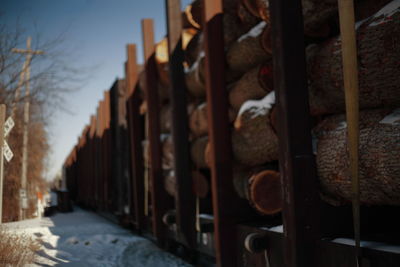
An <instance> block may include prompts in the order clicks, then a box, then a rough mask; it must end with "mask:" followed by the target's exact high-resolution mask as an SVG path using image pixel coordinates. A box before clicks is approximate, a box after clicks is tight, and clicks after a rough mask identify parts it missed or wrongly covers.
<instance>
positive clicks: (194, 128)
mask: <svg viewBox="0 0 400 267" xmlns="http://www.w3.org/2000/svg"><path fill="white" fill-rule="evenodd" d="M235 118H236V112H235V111H233V110H232V109H230V110H229V121H230V122H233V121H234V120H235ZM189 127H190V131H191V133H192V134H193V136H194V137H201V136H204V135H207V134H208V123H207V103H205V102H204V103H202V104H200V105H198V106H197V107H196V108H195V109H194V110H193V112H192V113H191V114H190V118H189Z"/></svg>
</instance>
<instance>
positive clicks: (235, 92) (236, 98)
mask: <svg viewBox="0 0 400 267" xmlns="http://www.w3.org/2000/svg"><path fill="white" fill-rule="evenodd" d="M272 86H273V79H272V62H270V61H268V62H264V63H263V64H260V65H258V66H257V67H255V68H253V69H251V70H250V71H248V72H247V73H246V74H244V75H243V76H242V77H241V78H240V80H239V81H238V82H237V83H236V84H235V85H234V86H233V88H232V89H231V90H230V92H229V103H230V105H231V107H232V108H233V109H235V110H239V109H240V107H241V106H242V105H243V103H244V102H246V101H247V100H250V99H252V100H257V99H260V98H263V97H264V96H265V95H267V94H268V93H269V92H271V91H273V87H272Z"/></svg>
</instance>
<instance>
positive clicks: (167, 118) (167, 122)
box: [160, 104, 172, 134]
mask: <svg viewBox="0 0 400 267" xmlns="http://www.w3.org/2000/svg"><path fill="white" fill-rule="evenodd" d="M171 116H172V114H171V105H170V104H165V105H163V106H162V107H161V113H160V123H161V128H160V130H161V133H164V134H167V133H170V132H171V124H172V118H171Z"/></svg>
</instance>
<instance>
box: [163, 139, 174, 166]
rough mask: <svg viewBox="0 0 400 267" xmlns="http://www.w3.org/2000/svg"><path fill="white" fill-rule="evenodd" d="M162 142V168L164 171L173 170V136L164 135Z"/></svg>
mask: <svg viewBox="0 0 400 267" xmlns="http://www.w3.org/2000/svg"><path fill="white" fill-rule="evenodd" d="M161 141H162V149H163V157H162V168H163V169H164V170H171V169H173V168H174V146H173V143H172V136H171V135H170V134H168V135H163V137H162V138H161Z"/></svg>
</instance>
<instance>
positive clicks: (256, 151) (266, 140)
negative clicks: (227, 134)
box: [232, 92, 278, 166]
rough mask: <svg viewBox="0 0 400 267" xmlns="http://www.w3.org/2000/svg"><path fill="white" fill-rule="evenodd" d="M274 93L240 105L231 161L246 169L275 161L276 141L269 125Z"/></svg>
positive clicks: (276, 158)
mask: <svg viewBox="0 0 400 267" xmlns="http://www.w3.org/2000/svg"><path fill="white" fill-rule="evenodd" d="M274 102H275V97H274V92H271V93H270V94H268V95H267V96H266V97H264V98H263V99H261V100H252V101H247V102H246V103H244V105H242V107H241V109H240V111H239V114H238V117H237V118H236V120H235V123H234V131H233V133H232V146H233V154H234V157H235V159H236V160H237V161H238V162H240V163H241V164H244V165H247V166H257V165H261V164H263V163H266V162H270V161H274V160H278V138H277V136H276V134H275V132H274V130H273V128H272V127H271V125H270V121H271V119H270V111H271V108H272V105H273V104H274Z"/></svg>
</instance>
